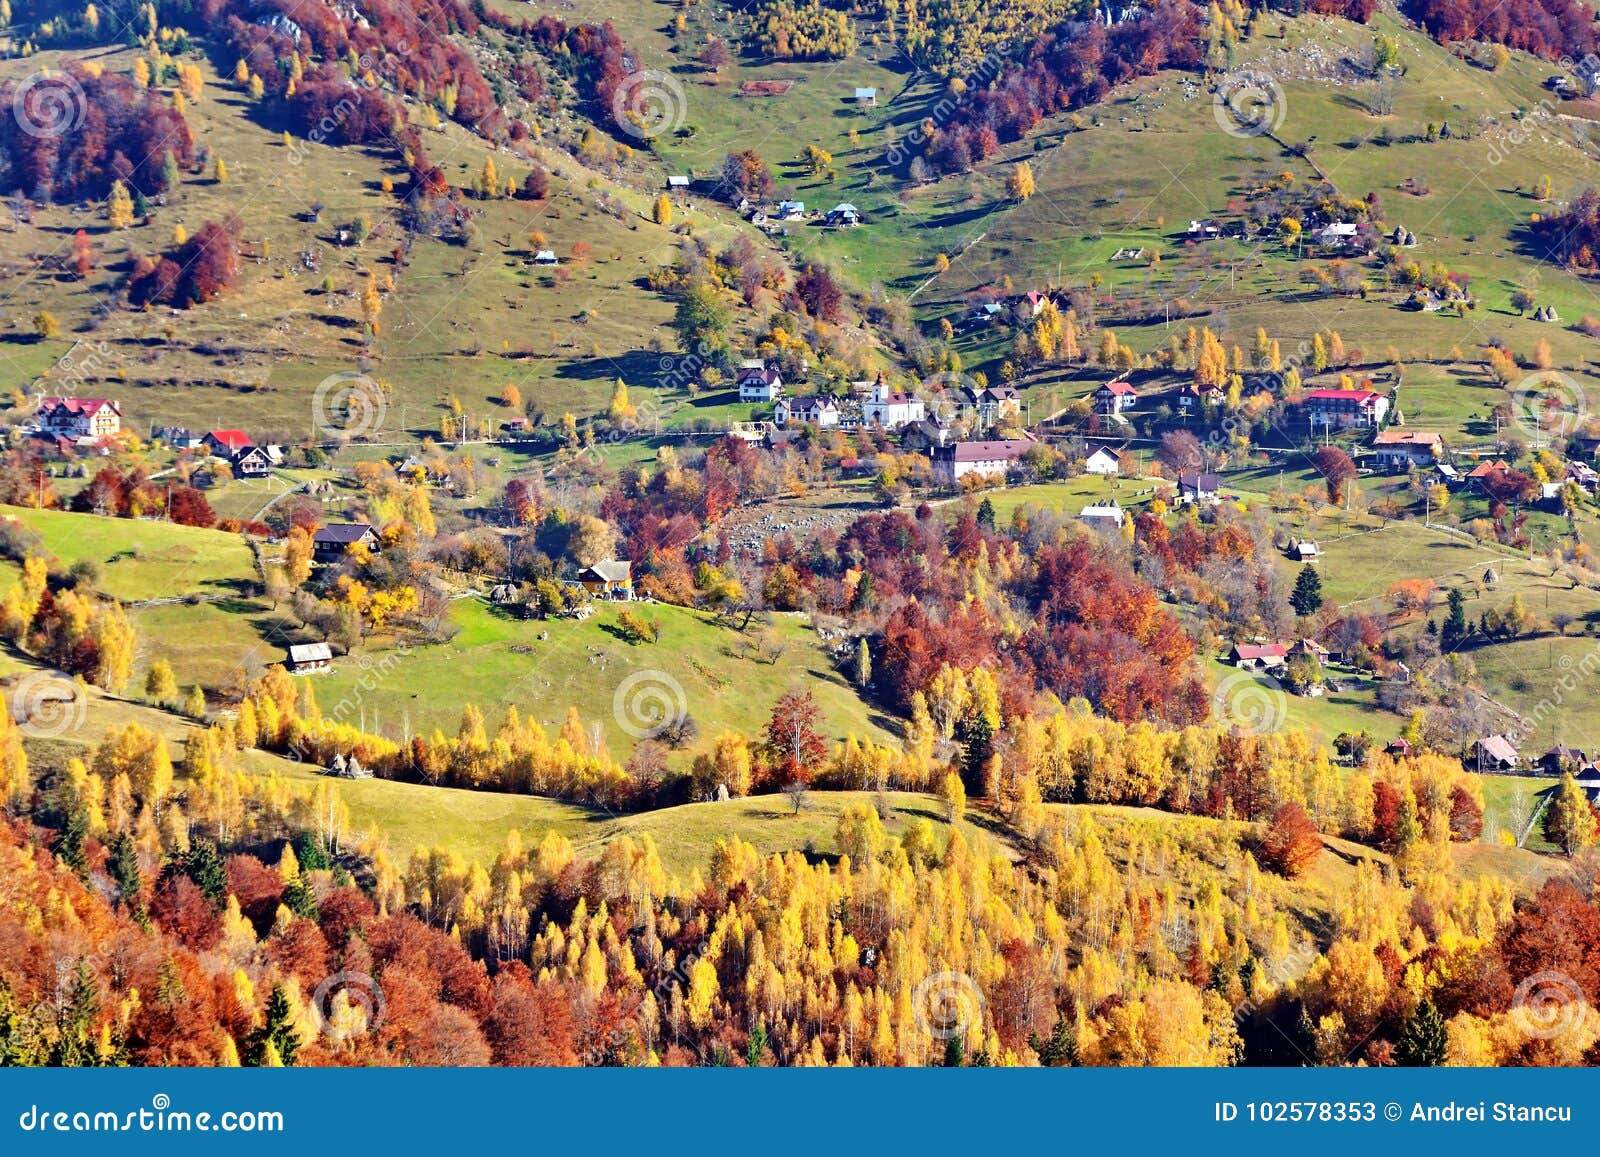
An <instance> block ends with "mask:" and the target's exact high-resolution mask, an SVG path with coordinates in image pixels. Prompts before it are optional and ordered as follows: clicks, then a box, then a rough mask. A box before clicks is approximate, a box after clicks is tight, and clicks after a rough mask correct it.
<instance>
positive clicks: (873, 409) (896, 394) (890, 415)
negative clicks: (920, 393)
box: [861, 374, 928, 430]
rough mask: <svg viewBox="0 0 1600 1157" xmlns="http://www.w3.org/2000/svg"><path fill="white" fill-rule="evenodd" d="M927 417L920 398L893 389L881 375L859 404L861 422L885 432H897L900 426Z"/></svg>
mask: <svg viewBox="0 0 1600 1157" xmlns="http://www.w3.org/2000/svg"><path fill="white" fill-rule="evenodd" d="M927 416H928V408H927V406H925V405H924V404H923V402H922V399H921V398H919V397H917V396H916V395H915V394H908V393H906V392H905V391H904V390H897V389H894V388H893V387H892V386H890V385H889V383H888V382H886V381H884V380H883V375H882V374H879V375H878V380H877V381H875V382H873V383H872V392H871V393H870V394H868V395H867V399H866V401H864V402H862V403H861V421H862V422H863V423H864V424H866V425H868V426H879V427H881V428H883V429H885V430H898V429H900V428H901V427H902V426H909V425H911V424H912V423H913V422H920V421H922V419H924V418H926V417H927Z"/></svg>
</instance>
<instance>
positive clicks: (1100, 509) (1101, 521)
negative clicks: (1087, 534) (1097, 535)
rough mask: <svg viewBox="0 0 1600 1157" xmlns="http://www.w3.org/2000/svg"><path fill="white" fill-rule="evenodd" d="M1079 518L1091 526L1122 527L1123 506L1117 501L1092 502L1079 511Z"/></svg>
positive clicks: (1119, 528) (1118, 528)
mask: <svg viewBox="0 0 1600 1157" xmlns="http://www.w3.org/2000/svg"><path fill="white" fill-rule="evenodd" d="M1078 518H1079V519H1080V520H1081V521H1083V522H1086V523H1088V524H1089V525H1090V526H1095V527H1100V528H1102V529H1104V528H1108V527H1109V528H1114V529H1117V530H1121V529H1122V523H1123V518H1124V515H1123V512H1122V507H1120V506H1118V505H1117V504H1116V503H1115V502H1092V503H1090V504H1089V505H1088V506H1085V507H1084V508H1083V509H1082V510H1080V511H1078Z"/></svg>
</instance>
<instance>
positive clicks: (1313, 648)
mask: <svg viewBox="0 0 1600 1157" xmlns="http://www.w3.org/2000/svg"><path fill="white" fill-rule="evenodd" d="M1302 655H1303V656H1305V657H1306V658H1308V659H1315V660H1316V661H1317V662H1318V663H1326V662H1327V661H1328V658H1329V655H1328V648H1326V647H1324V646H1323V645H1322V644H1321V643H1319V642H1317V641H1316V640H1315V639H1296V640H1295V642H1294V645H1293V646H1291V647H1290V648H1289V656H1288V657H1289V658H1291V659H1296V658H1299V657H1300V656H1302Z"/></svg>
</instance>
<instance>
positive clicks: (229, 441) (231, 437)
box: [206, 430, 255, 454]
mask: <svg viewBox="0 0 1600 1157" xmlns="http://www.w3.org/2000/svg"><path fill="white" fill-rule="evenodd" d="M206 437H207V438H209V439H210V440H211V441H213V442H216V443H218V444H219V445H222V446H224V447H226V448H227V449H228V451H229V452H230V453H234V454H237V453H238V452H239V451H240V450H248V449H249V448H250V447H252V446H254V445H255V443H254V442H252V441H251V440H250V435H248V434H246V433H245V432H244V431H243V430H212V431H211V432H210V433H209V434H207V435H206Z"/></svg>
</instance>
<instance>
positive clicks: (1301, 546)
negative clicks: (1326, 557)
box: [1289, 538, 1322, 562]
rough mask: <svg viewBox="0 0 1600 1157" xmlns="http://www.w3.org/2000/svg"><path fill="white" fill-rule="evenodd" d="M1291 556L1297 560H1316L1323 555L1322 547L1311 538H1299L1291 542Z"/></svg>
mask: <svg viewBox="0 0 1600 1157" xmlns="http://www.w3.org/2000/svg"><path fill="white" fill-rule="evenodd" d="M1289 557H1290V558H1292V559H1294V560H1295V561H1296V562H1316V561H1317V559H1319V558H1321V557H1322V548H1321V547H1320V546H1318V545H1317V544H1316V543H1315V542H1313V541H1312V540H1311V539H1309V538H1299V539H1296V540H1295V541H1293V542H1291V543H1290V544H1289Z"/></svg>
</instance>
